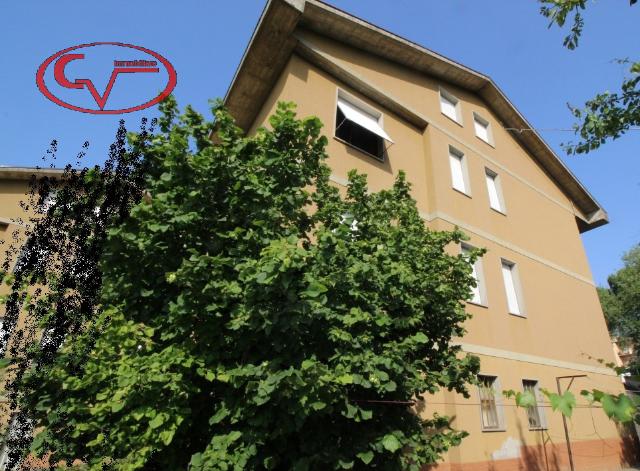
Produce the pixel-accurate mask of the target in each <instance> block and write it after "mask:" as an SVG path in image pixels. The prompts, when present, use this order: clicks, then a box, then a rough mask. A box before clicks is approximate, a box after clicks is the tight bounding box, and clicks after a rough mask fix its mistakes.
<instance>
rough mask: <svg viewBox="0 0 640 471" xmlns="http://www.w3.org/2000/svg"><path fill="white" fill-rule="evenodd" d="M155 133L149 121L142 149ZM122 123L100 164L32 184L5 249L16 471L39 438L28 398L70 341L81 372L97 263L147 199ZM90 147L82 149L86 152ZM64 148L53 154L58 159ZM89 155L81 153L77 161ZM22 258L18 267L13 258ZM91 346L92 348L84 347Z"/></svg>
mask: <svg viewBox="0 0 640 471" xmlns="http://www.w3.org/2000/svg"><path fill="white" fill-rule="evenodd" d="M152 131H153V126H151V128H147V122H146V120H143V122H142V127H141V130H140V132H139V133H138V134H137V136H138V143H139V144H140V145H143V143H144V142H145V140H146V139H147V138H148V137H149V135H150V133H151V132H152ZM126 134H127V132H126V129H125V127H124V122H123V121H121V122H120V126H119V128H118V131H117V135H116V140H115V142H114V143H113V144H112V146H111V148H110V151H109V157H108V158H107V160H106V162H105V165H104V166H103V167H94V168H84V169H82V170H80V169H75V168H71V166H68V167H67V168H66V169H65V170H64V173H63V174H62V175H61V176H60V177H44V178H35V175H34V177H33V178H32V180H31V182H30V192H29V194H28V195H27V198H26V200H25V201H23V202H22V203H21V204H22V207H23V209H24V211H25V218H24V219H23V220H20V221H16V222H18V225H17V227H18V228H19V229H18V230H16V231H15V232H14V233H13V243H10V244H9V246H8V247H6V249H5V254H6V256H5V260H4V262H3V265H2V279H3V282H4V284H5V285H7V286H8V290H9V294H7V295H6V296H3V297H2V299H1V301H2V304H4V311H5V312H4V316H3V320H2V330H1V335H0V342H1V351H2V352H3V353H4V352H7V359H5V365H4V366H6V368H7V371H8V374H7V375H6V383H7V384H6V385H5V389H6V392H7V395H8V398H9V402H8V405H7V407H6V408H5V410H3V413H4V414H7V413H8V414H10V415H11V427H10V429H11V430H10V433H8V434H6V439H7V440H8V444H9V449H10V452H9V468H14V467H15V466H17V464H18V462H19V461H20V460H21V459H22V457H23V456H24V454H25V452H26V450H27V448H28V446H29V444H30V442H31V438H32V431H33V425H34V421H33V418H34V415H33V414H34V411H32V410H30V409H28V408H27V407H25V402H24V401H25V400H26V399H27V398H30V397H37V396H38V395H40V394H41V393H42V390H41V385H40V384H39V383H38V382H37V381H34V379H35V378H36V377H37V375H36V376H34V373H39V374H42V375H46V374H48V373H50V371H51V367H52V364H53V362H54V359H55V358H56V355H57V352H58V350H59V348H60V346H61V345H62V343H63V342H65V341H66V342H68V344H69V345H73V347H72V348H71V349H70V350H68V351H67V357H66V358H67V361H68V362H69V363H68V364H67V365H66V366H65V367H66V369H67V371H69V372H71V371H76V372H78V371H81V370H82V365H83V363H84V359H85V357H86V351H84V350H82V349H81V348H78V347H80V345H79V344H76V343H74V340H75V339H76V338H78V337H79V336H83V337H84V338H86V339H92V338H93V337H94V336H95V334H96V332H97V330H96V324H95V321H96V319H97V317H96V315H97V313H98V312H99V295H100V289H101V278H102V275H101V270H100V268H99V266H98V261H99V259H100V257H101V255H102V250H103V247H104V244H105V241H106V237H107V229H108V228H109V227H110V226H113V225H117V224H119V223H120V222H122V221H123V220H124V219H125V218H126V217H127V216H128V214H129V211H130V209H131V207H132V206H133V204H135V203H136V202H138V201H139V200H140V198H141V196H142V192H143V183H144V180H145V175H146V173H147V171H148V170H149V165H148V161H147V160H145V159H144V158H143V156H142V153H141V151H140V145H139V144H134V145H132V146H127V144H126ZM88 145H89V144H88V142H86V143H85V144H84V146H83V147H84V149H86V148H87V147H88ZM56 148H57V143H56V142H55V141H54V142H53V143H52V147H51V149H50V150H49V152H48V154H49V158H52V159H53V160H55V153H56ZM82 156H84V150H83V152H81V153H80V154H79V156H78V157H79V159H80V158H81V157H82ZM16 258H17V261H15V263H13V261H14V260H15V259H16ZM86 345H87V346H90V345H91V342H89V341H87V343H86Z"/></svg>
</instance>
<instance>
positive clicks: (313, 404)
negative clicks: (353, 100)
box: [19, 100, 480, 470]
mask: <svg viewBox="0 0 640 471" xmlns="http://www.w3.org/2000/svg"><path fill="white" fill-rule="evenodd" d="M214 112H215V120H214V122H207V121H206V120H204V119H203V117H202V116H200V115H198V114H196V113H195V112H193V110H191V109H189V108H187V111H186V112H185V113H184V114H183V115H181V116H179V117H178V116H177V111H176V106H175V103H174V102H173V101H171V100H170V101H169V102H167V103H165V105H164V116H163V118H162V119H161V120H160V121H159V123H160V128H161V132H160V133H159V134H157V135H155V136H153V137H151V138H150V139H149V145H148V146H146V147H144V149H143V154H144V155H146V156H147V159H148V160H149V161H153V162H155V165H157V168H156V169H155V170H154V172H152V173H151V177H150V178H149V179H148V180H147V184H146V186H147V189H148V195H149V197H148V198H144V199H143V201H142V202H140V203H139V204H138V205H137V206H135V207H134V208H133V210H132V211H131V214H130V217H129V218H127V219H126V221H125V222H124V223H123V224H119V225H116V226H113V228H112V229H111V230H110V233H109V237H108V240H107V242H106V245H105V247H104V253H103V256H102V262H101V265H100V268H101V274H102V278H101V280H102V297H101V308H100V310H99V311H98V312H97V317H96V321H95V322H94V326H95V328H93V329H92V330H91V331H90V332H87V334H86V335H78V336H75V337H73V338H70V339H68V340H66V341H65V342H64V344H62V347H61V349H60V350H59V352H58V354H57V355H56V356H55V358H54V360H53V363H52V364H51V365H50V366H47V367H46V368H32V369H30V370H29V371H28V372H27V373H26V374H25V378H24V383H25V384H29V385H32V388H31V389H29V390H28V393H25V394H23V395H21V396H20V401H19V407H20V408H21V409H22V410H28V411H30V414H31V415H30V419H31V420H32V421H33V425H34V427H35V429H36V430H37V431H38V433H37V435H36V437H35V440H34V441H33V443H32V444H31V450H32V451H33V452H34V453H36V454H38V455H40V456H45V455H48V456H49V457H50V458H49V459H50V461H51V462H53V463H55V462H62V461H66V462H68V463H70V462H72V461H73V460H74V459H81V460H82V461H83V462H84V463H85V464H86V465H87V466H88V467H89V468H90V469H96V470H97V469H105V468H107V469H127V470H131V469H147V470H156V469H158V470H160V469H162V470H165V469H187V468H188V469H192V470H231V469H236V470H241V469H293V470H326V469H370V468H373V467H375V468H378V469H386V470H400V469H402V470H405V469H413V470H418V469H420V468H421V466H422V465H424V464H426V463H433V462H435V461H436V460H437V459H438V457H439V456H440V455H441V454H442V453H443V452H444V451H446V450H447V449H448V448H449V447H450V446H454V445H457V444H459V443H460V440H461V439H462V438H463V437H464V436H465V433H464V432H460V431H455V430H453V429H452V428H450V426H449V420H448V419H447V418H446V417H441V416H437V415H434V416H432V417H427V418H424V419H423V418H421V417H420V416H419V415H418V414H417V413H416V412H415V410H414V408H413V407H412V406H413V405H414V404H416V402H418V401H421V400H422V399H420V397H421V396H422V395H424V394H429V393H433V392H436V391H437V390H439V389H441V388H446V389H449V390H454V391H457V392H460V393H462V394H465V395H466V394H467V390H466V385H467V384H468V383H470V382H472V381H473V380H474V378H475V375H476V374H477V371H478V360H477V358H475V357H473V356H466V355H464V354H463V353H462V352H461V350H460V348H459V347H456V346H452V345H451V344H450V342H451V340H452V338H453V337H460V336H462V335H463V334H464V328H463V325H462V324H463V322H464V321H465V320H466V319H467V318H468V314H467V313H466V312H465V310H464V302H463V300H464V299H467V298H468V297H469V296H470V286H471V284H472V283H473V277H472V276H471V267H470V264H469V261H471V262H473V261H474V260H475V259H476V257H477V256H479V255H480V252H478V251H476V252H473V253H472V254H471V255H470V260H469V258H467V257H466V256H464V257H463V256H461V255H451V254H450V253H449V252H448V251H447V250H446V248H447V247H448V246H449V245H450V244H457V243H459V242H460V241H461V239H462V238H463V234H462V233H460V232H458V231H453V232H438V231H431V230H429V229H427V228H426V227H425V225H424V222H423V221H422V219H421V218H420V216H419V214H418V211H417V208H416V206H415V202H414V201H413V200H412V198H411V197H410V186H409V184H408V183H407V182H406V180H405V177H404V174H402V173H400V174H399V175H398V177H397V180H396V182H395V185H394V186H393V188H391V189H388V190H384V191H380V192H377V193H372V192H369V191H368V189H367V183H366V178H365V176H363V175H358V174H356V173H355V172H351V173H350V175H349V185H348V189H347V193H346V196H341V195H340V194H339V192H338V191H337V190H336V189H335V188H333V187H332V186H331V185H330V184H329V174H330V172H329V169H328V167H327V166H326V165H325V164H324V160H325V159H326V154H325V146H326V138H325V137H323V136H322V135H321V133H320V131H321V123H320V122H319V120H318V119H316V118H308V119H304V120H299V119H297V118H296V117H295V114H294V112H293V109H292V106H291V105H281V106H279V108H278V111H277V113H276V114H275V115H274V116H273V117H272V118H271V120H270V124H271V128H272V129H271V130H267V129H261V130H259V131H258V132H257V134H256V135H255V136H253V137H243V136H242V134H241V132H240V130H239V129H238V128H237V127H236V126H235V125H234V124H233V122H232V119H231V118H230V116H229V115H228V114H227V113H226V112H225V111H224V110H223V109H221V108H219V107H215V108H214ZM214 130H215V139H213V140H212V139H210V136H211V133H212V131H214ZM134 140H135V139H134ZM96 332H97V334H96ZM78 351H84V352H87V355H86V358H85V362H84V363H82V365H81V366H79V367H74V368H70V365H77V362H75V361H74V359H75V356H74V355H75V354H74V352H78ZM36 385H37V387H36Z"/></svg>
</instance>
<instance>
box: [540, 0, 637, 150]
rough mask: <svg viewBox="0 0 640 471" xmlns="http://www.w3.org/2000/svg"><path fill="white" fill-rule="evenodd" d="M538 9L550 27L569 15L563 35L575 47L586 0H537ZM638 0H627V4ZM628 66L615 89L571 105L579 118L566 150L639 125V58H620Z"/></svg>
mask: <svg viewBox="0 0 640 471" xmlns="http://www.w3.org/2000/svg"><path fill="white" fill-rule="evenodd" d="M538 1H539V2H540V3H541V4H542V7H541V8H540V12H541V13H542V15H543V16H545V17H547V18H549V20H550V23H549V27H551V26H553V25H557V26H559V27H561V28H562V27H564V26H565V24H566V22H567V19H569V18H570V17H572V20H571V21H572V23H571V27H570V30H569V34H568V35H567V36H566V37H565V39H564V42H563V44H564V46H565V47H567V48H568V49H571V50H573V49H575V48H576V47H578V43H579V40H580V36H581V34H582V29H583V26H584V19H583V17H582V12H583V11H584V10H585V9H586V8H587V4H588V0H538ZM635 3H637V0H629V5H630V6H632V5H634V4H635ZM618 62H621V63H623V64H626V65H628V67H629V76H628V77H627V78H625V79H624V80H623V82H622V85H621V87H620V91H619V92H616V93H611V92H608V91H607V92H603V93H599V94H597V95H596V96H595V97H594V98H592V99H591V100H589V101H587V102H586V103H585V106H584V108H577V107H570V109H571V112H572V114H573V116H574V117H575V118H576V119H577V120H578V123H577V124H576V125H575V130H576V134H578V135H579V136H580V141H578V142H577V143H568V144H566V145H565V149H566V151H567V152H568V153H569V154H584V153H587V152H590V151H592V150H595V149H597V148H598V147H600V146H601V145H602V144H604V143H605V142H606V141H607V140H608V139H617V138H619V137H620V136H622V135H623V134H625V133H626V132H627V131H629V130H630V129H632V128H635V127H637V126H640V62H635V61H630V60H628V59H623V60H619V61H618Z"/></svg>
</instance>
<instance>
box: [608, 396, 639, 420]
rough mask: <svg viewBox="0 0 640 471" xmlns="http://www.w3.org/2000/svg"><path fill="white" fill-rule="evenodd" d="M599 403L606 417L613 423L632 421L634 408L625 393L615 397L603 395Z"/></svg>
mask: <svg viewBox="0 0 640 471" xmlns="http://www.w3.org/2000/svg"><path fill="white" fill-rule="evenodd" d="M601 403H602V410H604V412H605V414H607V417H609V418H610V419H612V420H614V421H615V422H622V423H627V422H632V421H633V418H634V416H635V413H636V408H635V406H634V405H633V403H632V402H631V399H629V397H628V396H627V395H626V394H625V393H621V394H618V395H616V396H614V395H612V394H604V395H603V396H602V400H601Z"/></svg>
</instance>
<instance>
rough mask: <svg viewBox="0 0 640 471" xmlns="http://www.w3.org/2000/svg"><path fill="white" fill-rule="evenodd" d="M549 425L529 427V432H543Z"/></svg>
mask: <svg viewBox="0 0 640 471" xmlns="http://www.w3.org/2000/svg"><path fill="white" fill-rule="evenodd" d="M547 430H549V427H529V432H545V431H547Z"/></svg>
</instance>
